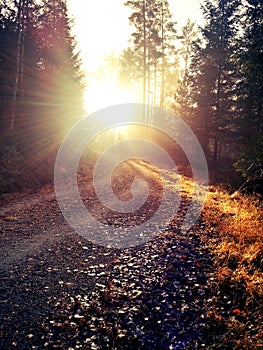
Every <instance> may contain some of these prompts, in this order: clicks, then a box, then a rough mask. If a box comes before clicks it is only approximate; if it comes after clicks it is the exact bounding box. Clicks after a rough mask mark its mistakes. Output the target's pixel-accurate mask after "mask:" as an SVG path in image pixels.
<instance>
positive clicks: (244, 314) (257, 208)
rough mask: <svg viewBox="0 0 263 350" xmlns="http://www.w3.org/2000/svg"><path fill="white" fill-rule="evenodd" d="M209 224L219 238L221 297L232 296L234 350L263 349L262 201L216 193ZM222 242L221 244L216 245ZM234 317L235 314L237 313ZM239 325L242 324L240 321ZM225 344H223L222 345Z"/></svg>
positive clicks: (209, 200) (211, 195)
mask: <svg viewBox="0 0 263 350" xmlns="http://www.w3.org/2000/svg"><path fill="white" fill-rule="evenodd" d="M204 219H205V221H206V222H207V224H208V225H209V226H210V228H211V231H212V232H213V235H214V237H215V241H214V244H213V251H214V254H215V262H216V266H217V271H216V273H215V276H216V281H217V294H218V295H219V299H220V297H222V296H226V295H231V297H232V315H231V312H230V314H229V317H228V318H225V321H226V324H227V329H228V331H227V333H226V339H227V340H228V341H230V342H231V344H232V347H233V349H261V348H263V341H262V339H263V328H262V323H263V313H262V307H263V207H262V203H260V201H259V199H258V198H256V197H253V196H243V195H240V194H239V193H234V194H233V195H229V194H228V193H227V192H225V191H223V190H220V189H219V188H215V187H211V188H210V191H209V193H208V196H207V201H206V205H205V208H204ZM215 242H216V244H215ZM233 312H234V313H233ZM237 316H238V317H239V318H240V319H239V320H238V319H237V318H238V317H237ZM221 340H222V339H221Z"/></svg>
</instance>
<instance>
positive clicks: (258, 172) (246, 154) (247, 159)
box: [234, 135, 263, 191]
mask: <svg viewBox="0 0 263 350" xmlns="http://www.w3.org/2000/svg"><path fill="white" fill-rule="evenodd" d="M262 150H263V135H255V137H254V138H253V142H250V143H248V144H247V145H246V146H245V148H244V150H243V152H242V153H241V155H240V157H239V159H238V160H237V162H236V163H235V164H234V167H235V168H236V170H237V171H238V172H240V173H241V174H242V176H243V178H244V179H245V180H246V182H245V184H244V186H245V187H253V188H254V189H256V190H261V191H262V190H263V188H262V184H263V152H262Z"/></svg>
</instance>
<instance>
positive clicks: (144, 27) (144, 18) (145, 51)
mask: <svg viewBox="0 0 263 350" xmlns="http://www.w3.org/2000/svg"><path fill="white" fill-rule="evenodd" d="M146 41H147V38H146V0H143V103H146V73H147V67H146V63H147V62H146V56H147V42H146Z"/></svg>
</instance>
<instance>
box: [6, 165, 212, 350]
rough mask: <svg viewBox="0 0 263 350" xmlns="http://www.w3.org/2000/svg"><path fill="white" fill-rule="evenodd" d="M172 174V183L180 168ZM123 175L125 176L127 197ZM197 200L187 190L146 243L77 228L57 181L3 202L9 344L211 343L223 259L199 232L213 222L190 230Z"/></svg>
mask: <svg viewBox="0 0 263 350" xmlns="http://www.w3.org/2000/svg"><path fill="white" fill-rule="evenodd" d="M138 167H142V165H141V164H140V166H139V165H138ZM138 167H137V170H138ZM137 170H136V171H137ZM147 171H148V172H149V171H150V170H149V169H147ZM144 172H145V170H144ZM166 175H167V181H168V182H169V183H170V185H171V188H172V185H174V183H175V177H174V176H175V175H174V173H173V172H172V171H168V170H167V171H166ZM121 179H122V181H121V180H120V177H119V180H118V181H117V182H116V184H115V186H116V188H118V189H120V188H121V189H122V190H120V193H119V194H120V195H121V193H124V192H125V190H124V188H125V181H124V180H123V177H121ZM87 181H90V179H89V178H85V179H84V180H83V181H82V182H81V184H80V187H81V189H80V192H81V195H82V198H83V201H85V199H87V198H88V194H89V195H90V189H89V187H88V186H87ZM156 181H158V180H156V179H155V183H154V182H153V184H152V186H153V189H154V188H155V187H154V186H156ZM174 190H176V189H174ZM152 192H153V197H152V200H153V202H154V193H155V192H156V191H152ZM157 192H158V191H157ZM89 197H90V196H89ZM188 204H189V198H187V196H186V195H185V194H183V195H182V200H181V204H180V208H179V211H178V212H177V213H175V215H176V217H175V219H174V220H173V221H172V222H171V223H170V225H169V226H168V227H167V229H166V230H165V231H164V232H161V233H158V234H157V235H156V237H155V238H154V239H153V240H151V241H149V242H148V243H146V244H145V245H142V246H138V247H133V248H126V249H113V248H106V247H103V246H98V245H96V244H93V243H91V242H89V241H87V240H85V239H84V238H83V237H81V236H79V235H78V234H77V233H75V232H74V231H73V230H72V229H71V228H70V226H69V225H68V224H67V222H66V221H65V219H64V218H63V216H62V214H61V212H60V209H59V207H58V204H57V201H56V198H55V195H54V192H53V190H52V189H44V190H42V191H40V192H38V193H35V194H31V195H24V196H23V195H21V196H19V198H18V196H17V195H14V196H13V197H12V196H11V197H10V196H9V198H8V200H3V201H2V207H1V210H0V220H1V221H0V227H1V241H0V249H1V258H0V271H1V283H0V297H1V300H0V307H1V309H0V317H1V334H0V348H1V349H13V348H18V349H20V350H23V349H107V348H108V349H185V348H186V347H187V346H189V347H190V348H191V346H192V348H195V346H201V345H200V344H202V337H203V336H204V335H202V334H204V331H203V329H204V327H205V323H206V314H207V312H208V310H209V309H210V308H211V307H212V306H211V302H212V301H211V290H210V278H211V272H212V270H213V264H212V262H211V258H210V256H209V250H208V248H207V247H206V246H205V245H204V243H202V242H201V241H200V239H199V234H200V232H203V233H204V232H205V230H206V228H205V226H204V224H203V223H202V221H201V220H199V221H198V222H197V223H196V225H195V226H194V227H193V228H192V229H191V230H190V231H189V232H188V233H187V234H181V233H180V230H179V225H180V222H181V221H182V218H183V217H184V216H185V213H186V212H187V208H188ZM95 205H96V204H95ZM98 211H99V207H97V212H98ZM104 219H105V218H104ZM107 219H109V217H107ZM115 219H116V218H114V220H115ZM114 220H113V224H114ZM111 224H112V223H111ZM201 330H202V331H201Z"/></svg>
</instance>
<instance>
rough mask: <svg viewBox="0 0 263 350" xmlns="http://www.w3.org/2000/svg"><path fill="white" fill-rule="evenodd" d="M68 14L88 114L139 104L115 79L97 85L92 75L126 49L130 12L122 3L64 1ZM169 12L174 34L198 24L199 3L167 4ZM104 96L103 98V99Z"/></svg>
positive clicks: (175, 0) (184, 0)
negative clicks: (189, 24)
mask: <svg viewBox="0 0 263 350" xmlns="http://www.w3.org/2000/svg"><path fill="white" fill-rule="evenodd" d="M67 1H68V8H69V14H70V16H71V17H73V18H74V20H75V26H74V31H73V33H74V35H75V37H76V40H77V42H78V48H79V50H80V53H81V58H82V62H83V68H84V70H86V71H87V72H88V73H87V78H88V84H87V88H86V92H85V105H86V109H87V111H88V112H92V111H95V110H98V109H100V108H103V107H107V106H109V105H113V104H117V103H127V102H138V101H136V99H137V97H136V96H135V94H134V92H133V91H131V90H129V91H126V90H123V89H120V88H119V87H118V86H117V84H116V77H115V76H114V75H113V76H109V77H105V79H104V81H98V79H97V78H96V76H95V75H94V74H93V73H92V72H96V71H97V69H98V68H99V67H100V66H102V65H103V58H104V56H105V55H109V54H111V53H113V52H114V53H115V54H116V56H117V55H118V54H119V53H120V52H121V51H122V50H123V49H125V48H126V47H127V46H128V40H129V39H130V36H131V33H132V30H133V28H132V27H130V25H129V19H128V18H129V15H130V14H131V13H132V10H131V9H130V8H128V7H127V6H124V2H125V0H67ZM169 1H170V4H171V5H170V10H171V12H172V13H173V14H174V20H175V22H177V23H178V25H177V30H178V31H179V32H180V29H181V27H182V26H183V25H184V24H185V23H186V20H187V19H188V18H190V19H191V20H192V21H196V22H197V23H200V22H201V11H200V2H199V0H169ZM102 96H103V98H102Z"/></svg>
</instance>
